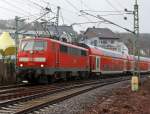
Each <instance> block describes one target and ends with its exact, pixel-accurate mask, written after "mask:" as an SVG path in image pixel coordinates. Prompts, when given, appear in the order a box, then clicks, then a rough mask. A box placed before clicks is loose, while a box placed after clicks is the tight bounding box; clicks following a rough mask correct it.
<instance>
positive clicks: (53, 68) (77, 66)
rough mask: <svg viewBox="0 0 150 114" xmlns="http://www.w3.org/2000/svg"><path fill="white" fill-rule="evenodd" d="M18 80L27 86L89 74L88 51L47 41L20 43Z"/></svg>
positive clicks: (37, 39) (33, 40)
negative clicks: (30, 83)
mask: <svg viewBox="0 0 150 114" xmlns="http://www.w3.org/2000/svg"><path fill="white" fill-rule="evenodd" d="M17 66H18V77H19V78H21V79H22V80H27V81H29V82H38V81H45V80H48V81H52V80H53V79H57V78H67V77H70V76H76V75H78V74H81V72H82V73H86V72H88V71H89V56H88V49H85V48H82V47H79V46H75V45H72V44H68V43H64V42H60V41H57V40H53V39H50V38H34V39H33V38H32V39H24V40H22V41H21V44H20V48H19V51H18V61H17Z"/></svg>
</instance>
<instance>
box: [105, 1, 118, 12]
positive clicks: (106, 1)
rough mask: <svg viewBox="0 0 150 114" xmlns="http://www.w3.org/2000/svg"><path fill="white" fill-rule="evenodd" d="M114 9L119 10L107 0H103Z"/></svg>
mask: <svg viewBox="0 0 150 114" xmlns="http://www.w3.org/2000/svg"><path fill="white" fill-rule="evenodd" d="M105 1H106V2H107V3H108V5H109V6H111V7H112V8H113V9H114V10H115V11H119V10H118V9H117V8H116V7H115V6H114V5H113V4H112V3H111V2H110V1H109V0H105Z"/></svg>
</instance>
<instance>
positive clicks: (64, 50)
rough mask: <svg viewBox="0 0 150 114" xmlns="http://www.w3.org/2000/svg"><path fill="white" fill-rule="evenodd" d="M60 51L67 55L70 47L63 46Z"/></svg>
mask: <svg viewBox="0 0 150 114" xmlns="http://www.w3.org/2000/svg"><path fill="white" fill-rule="evenodd" d="M60 51H61V52H65V53H67V52H68V47H67V46H64V45H61V46H60Z"/></svg>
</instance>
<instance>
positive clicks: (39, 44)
mask: <svg viewBox="0 0 150 114" xmlns="http://www.w3.org/2000/svg"><path fill="white" fill-rule="evenodd" d="M20 47H21V50H22V51H30V50H37V51H42V50H44V49H45V48H46V47H47V43H46V42H45V41H35V40H26V41H22V43H21V46H20Z"/></svg>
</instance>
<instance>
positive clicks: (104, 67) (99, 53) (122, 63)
mask: <svg viewBox="0 0 150 114" xmlns="http://www.w3.org/2000/svg"><path fill="white" fill-rule="evenodd" d="M89 53H90V67H91V72H93V73H94V72H95V73H96V74H118V73H126V72H127V56H125V55H123V54H120V53H118V52H114V51H111V50H107V49H102V48H98V47H94V46H90V47H89Z"/></svg>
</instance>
